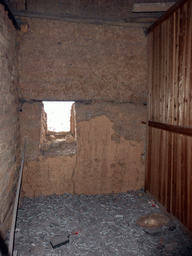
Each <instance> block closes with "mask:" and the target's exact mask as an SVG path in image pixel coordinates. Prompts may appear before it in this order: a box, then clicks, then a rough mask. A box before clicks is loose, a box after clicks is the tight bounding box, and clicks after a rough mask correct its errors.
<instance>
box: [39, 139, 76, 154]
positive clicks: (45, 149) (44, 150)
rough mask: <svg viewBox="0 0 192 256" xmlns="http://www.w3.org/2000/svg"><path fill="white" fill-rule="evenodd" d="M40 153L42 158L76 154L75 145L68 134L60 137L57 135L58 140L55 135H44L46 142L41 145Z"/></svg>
mask: <svg viewBox="0 0 192 256" xmlns="http://www.w3.org/2000/svg"><path fill="white" fill-rule="evenodd" d="M40 151H41V154H42V155H43V156H50V157H54V156H63V155H65V156H67V155H71V156H72V155H75V154H76V152H77V143H76V141H75V138H74V137H73V136H72V135H70V134H68V135H66V136H65V135H64V136H62V137H61V136H60V135H59V138H58V136H57V135H54V137H53V135H46V142H45V143H43V144H42V146H41V149H40Z"/></svg>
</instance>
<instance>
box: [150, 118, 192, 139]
mask: <svg viewBox="0 0 192 256" xmlns="http://www.w3.org/2000/svg"><path fill="white" fill-rule="evenodd" d="M148 126H149V127H153V128H157V129H161V130H164V131H168V132H174V133H179V134H183V135H188V136H192V128H189V127H184V126H180V125H171V124H165V123H159V122H154V121H148Z"/></svg>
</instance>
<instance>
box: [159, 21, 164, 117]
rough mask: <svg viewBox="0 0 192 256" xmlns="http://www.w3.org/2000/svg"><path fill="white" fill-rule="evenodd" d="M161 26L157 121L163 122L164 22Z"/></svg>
mask: <svg viewBox="0 0 192 256" xmlns="http://www.w3.org/2000/svg"><path fill="white" fill-rule="evenodd" d="M159 27H160V28H161V30H160V38H159V42H160V49H159V55H160V62H159V91H160V95H159V97H160V99H159V101H160V104H159V120H157V121H159V122H163V98H164V95H163V92H164V79H163V77H164V48H165V44H164V40H165V38H164V23H162V24H161V25H160V26H159Z"/></svg>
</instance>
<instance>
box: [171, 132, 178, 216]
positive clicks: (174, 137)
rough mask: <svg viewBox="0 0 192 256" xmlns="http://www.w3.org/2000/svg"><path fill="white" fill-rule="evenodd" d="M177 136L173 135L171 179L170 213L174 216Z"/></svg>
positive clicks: (175, 204) (175, 205)
mask: <svg viewBox="0 0 192 256" xmlns="http://www.w3.org/2000/svg"><path fill="white" fill-rule="evenodd" d="M176 138H177V134H175V133H174V134H173V177H172V195H173V197H172V211H171V213H172V214H173V215H174V216H176V207H177V200H176V196H177V195H176V183H177V162H176V160H177V141H176Z"/></svg>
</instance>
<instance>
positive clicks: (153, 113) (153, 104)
mask: <svg viewBox="0 0 192 256" xmlns="http://www.w3.org/2000/svg"><path fill="white" fill-rule="evenodd" d="M152 36H153V45H152V46H153V50H152V54H153V56H152V59H153V63H152V64H153V65H152V74H153V80H152V84H151V120H155V112H156V111H155V87H156V86H155V85H156V76H155V66H156V56H155V52H156V51H155V49H156V44H155V41H156V40H155V32H154V31H153V33H152Z"/></svg>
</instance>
